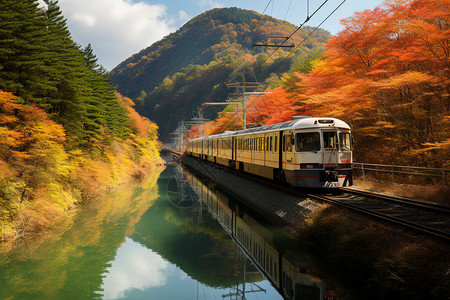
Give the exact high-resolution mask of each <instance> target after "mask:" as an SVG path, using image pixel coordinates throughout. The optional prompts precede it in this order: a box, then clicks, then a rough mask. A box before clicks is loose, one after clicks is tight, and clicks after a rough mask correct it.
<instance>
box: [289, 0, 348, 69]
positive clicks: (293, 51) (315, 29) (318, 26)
mask: <svg viewBox="0 0 450 300" xmlns="http://www.w3.org/2000/svg"><path fill="white" fill-rule="evenodd" d="M346 1H347V0H343V1H342V2H341V3H340V4H339V5H338V6H337V7H336V8H335V9H334V10H333V11H332V12H331V13H330V14H329V15H328V16H327V17H326V18H325V19H324V20H323V21H322V22H320V24H319V25H317V26H316V27H315V28H314V30H313V31H311V32H310V33H309V34H308V35H307V36H306V37H305V38H304V39H303V40H302V41H301V42H300V43H299V44H298V45H297V46H296V47H295V48H294V49H293V50H292V52H291V53H289V55H288V56H286V57H285V58H283V60H282V61H281V62H280V64H282V63H283V62H284V61H285V60H286V59H288V58H289V56H291V55H292V53H295V50H297V48H298V47H300V46H301V45H302V44H303V43H304V42H305V41H306V40H307V39H308V38H309V37H310V36H311V35H312V34H313V33H314V32H316V31H317V29H319V28H320V26H322V24H323V23H325V21H326V20H328V18H330V17H331V16H332V15H333V14H334V13H335V12H336V11H337V10H338V9H339V8H340V7H341V6H342V5H343V4H344V3H345V2H346Z"/></svg>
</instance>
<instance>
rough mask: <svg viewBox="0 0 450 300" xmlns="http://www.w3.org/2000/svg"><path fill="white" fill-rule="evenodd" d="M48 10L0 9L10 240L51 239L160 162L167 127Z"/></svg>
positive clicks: (0, 114)
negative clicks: (76, 215) (121, 88)
mask: <svg viewBox="0 0 450 300" xmlns="http://www.w3.org/2000/svg"><path fill="white" fill-rule="evenodd" d="M45 3H46V6H45V7H44V8H40V7H39V6H38V1H34V0H5V1H1V2H0V20H1V21H0V240H4V239H10V238H12V237H14V236H16V237H17V236H23V235H26V234H28V233H33V232H39V231H42V230H45V229H46V228H48V227H50V226H52V225H53V224H55V223H56V222H57V221H58V220H59V219H60V218H61V217H62V216H63V215H64V213H65V212H67V211H68V210H70V209H71V208H73V207H74V206H75V205H76V203H79V202H81V201H83V200H86V199H92V198H94V197H95V196H98V195H100V194H101V192H102V191H104V190H105V189H106V188H107V187H108V186H113V185H116V184H118V183H119V182H122V181H125V180H130V179H131V178H132V177H136V178H137V177H142V176H143V175H144V174H145V172H147V171H146V169H148V168H149V167H150V165H151V164H152V163H153V161H154V160H155V159H156V158H157V157H158V149H157V148H158V142H157V126H156V125H155V124H154V123H152V122H150V121H149V120H148V119H146V118H143V117H141V116H140V115H138V114H137V113H136V111H135V110H134V109H133V107H132V106H133V105H134V104H133V102H132V101H131V100H130V99H127V98H125V97H122V96H120V95H117V93H116V92H115V89H114V87H113V86H112V85H111V84H110V83H109V78H108V76H107V75H106V73H105V71H104V70H103V68H102V67H100V66H99V65H98V64H97V59H96V57H95V55H94V54H93V49H92V48H91V47H90V46H87V47H86V48H84V49H80V47H79V46H78V45H77V44H76V43H75V42H74V41H73V40H72V38H71V36H70V32H69V31H68V29H67V25H66V20H65V18H64V17H63V15H62V13H61V10H60V8H59V6H58V2H57V1H53V0H46V1H45Z"/></svg>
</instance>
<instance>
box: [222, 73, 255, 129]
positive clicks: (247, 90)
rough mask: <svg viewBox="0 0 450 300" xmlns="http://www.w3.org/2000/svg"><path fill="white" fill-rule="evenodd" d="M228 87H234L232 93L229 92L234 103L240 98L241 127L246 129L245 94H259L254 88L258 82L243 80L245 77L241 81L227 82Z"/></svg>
mask: <svg viewBox="0 0 450 300" xmlns="http://www.w3.org/2000/svg"><path fill="white" fill-rule="evenodd" d="M227 86H228V88H230V89H234V93H231V94H230V95H231V97H235V98H234V102H235V103H239V102H240V101H239V99H240V98H242V111H243V116H242V124H243V129H244V130H245V129H247V103H246V102H247V99H246V98H245V96H249V95H260V94H261V93H256V92H254V90H256V89H257V88H258V87H259V84H258V83H257V82H248V81H245V79H244V80H243V81H241V82H233V83H228V84H227Z"/></svg>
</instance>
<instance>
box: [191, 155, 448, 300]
mask: <svg viewBox="0 0 450 300" xmlns="http://www.w3.org/2000/svg"><path fill="white" fill-rule="evenodd" d="M182 162H183V163H184V164H186V165H187V166H188V167H189V168H192V169H194V170H196V171H197V172H199V174H201V176H203V177H206V178H207V179H208V180H209V181H212V182H211V184H215V185H217V186H219V187H220V188H222V189H225V190H226V191H227V192H229V193H231V194H233V195H235V196H236V197H238V198H240V199H243V201H244V203H245V205H247V206H249V207H251V208H253V210H254V211H255V212H257V213H258V214H260V215H261V216H262V217H264V218H265V219H266V220H267V221H268V222H270V223H271V224H274V225H278V226H283V227H285V228H286V229H287V230H289V231H290V232H291V233H292V234H293V236H294V237H295V238H296V240H297V243H298V247H300V248H304V249H306V250H307V251H308V252H310V253H312V255H313V256H317V257H319V255H320V261H318V264H319V265H320V266H322V268H320V269H321V270H322V272H323V274H322V275H323V277H327V276H328V277H332V278H333V279H334V280H338V281H340V282H339V283H341V284H342V285H343V286H347V287H349V288H350V289H352V290H355V291H357V297H356V298H355V299H448V297H449V296H450V286H449V282H450V272H449V270H450V259H449V258H448V250H449V247H448V245H446V244H444V243H443V242H438V241H434V240H433V239H431V238H426V237H423V236H419V235H415V234H413V233H412V232H410V231H408V230H405V229H403V228H400V227H397V226H393V225H390V224H385V223H382V222H378V221H375V220H372V219H370V218H367V217H364V216H362V215H359V214H357V213H353V212H350V211H347V210H344V209H341V208H338V207H335V206H331V205H328V204H322V203H318V202H315V201H313V200H311V199H308V198H301V197H298V196H293V195H291V194H287V193H284V192H282V191H278V190H274V189H273V188H271V187H268V186H267V185H264V184H262V183H258V182H254V181H252V180H249V179H247V178H243V177H240V176H237V175H234V174H232V173H229V172H227V171H225V170H222V169H219V168H216V167H214V166H211V165H210V164H206V163H202V162H199V161H197V160H195V159H193V158H190V157H183V159H182Z"/></svg>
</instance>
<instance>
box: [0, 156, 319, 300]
mask: <svg viewBox="0 0 450 300" xmlns="http://www.w3.org/2000/svg"><path fill="white" fill-rule="evenodd" d="M209 212H210V213H211V214H210V213H209ZM224 229H225V230H224ZM19 244H20V245H15V246H14V247H13V248H12V249H6V245H1V246H0V299H149V298H151V299H220V298H222V299H223V298H237V297H239V298H242V297H243V296H244V295H245V297H246V299H281V298H282V297H281V296H280V293H284V294H285V295H287V296H289V297H291V296H292V298H295V297H299V296H302V297H303V298H302V299H320V298H321V297H322V296H323V295H324V294H325V292H326V290H325V289H324V285H323V284H322V283H321V282H320V280H318V279H317V278H316V277H314V276H312V275H311V274H310V273H311V272H309V267H308V266H307V264H306V263H305V261H304V260H303V259H302V260H301V263H300V264H299V263H296V262H294V261H293V260H291V259H290V258H289V256H290V255H289V253H290V252H291V250H290V249H289V246H288V245H287V244H286V243H285V240H284V239H283V238H282V237H280V235H279V234H278V233H277V232H276V230H272V229H270V228H267V227H265V226H263V225H261V224H259V223H258V222H257V221H256V219H255V218H253V216H252V215H251V214H249V213H247V212H246V210H245V208H244V207H242V206H240V205H239V204H238V201H236V200H234V199H232V198H227V197H225V196H224V195H223V194H221V193H220V191H219V190H217V189H216V188H215V187H214V185H210V183H206V184H205V183H203V182H202V181H200V180H199V179H198V178H196V177H195V176H193V175H192V174H189V173H187V172H185V171H183V169H182V168H181V167H180V166H179V165H176V164H169V165H168V167H167V169H166V170H165V171H164V172H163V173H161V175H160V174H159V173H157V172H155V174H154V176H153V178H150V180H149V181H148V183H147V184H145V185H143V186H134V187H133V186H124V187H123V188H122V189H120V190H116V191H114V192H113V193H111V195H109V197H105V198H104V199H102V200H101V201H97V202H93V203H91V204H89V207H87V208H86V209H84V210H83V211H82V212H81V213H79V214H78V216H77V217H76V219H75V220H73V223H71V222H69V224H68V225H67V226H62V228H61V230H55V231H54V232H52V233H49V234H46V235H42V236H37V237H35V238H34V239H29V240H24V241H22V242H21V243H19ZM237 245H239V247H238V246H237ZM2 248H3V251H2ZM7 250H9V251H7ZM295 257H297V258H298V256H295ZM300 270H302V271H301V272H300ZM266 278H268V279H269V280H267V279H266ZM277 290H278V291H279V292H278V291H277ZM304 296H306V298H305V297H304Z"/></svg>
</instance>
